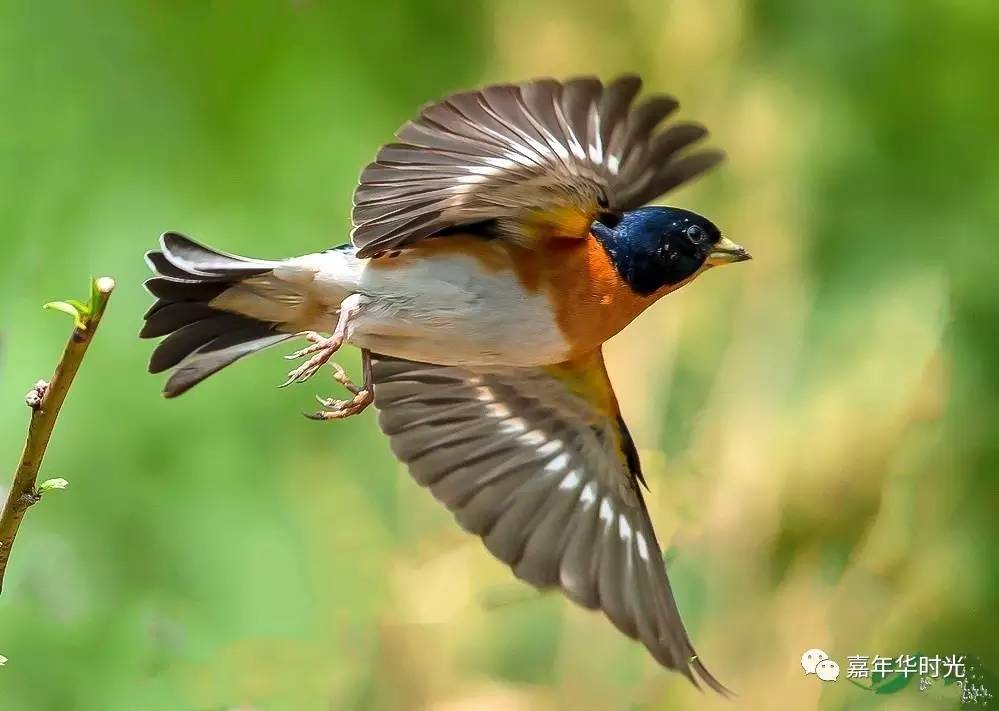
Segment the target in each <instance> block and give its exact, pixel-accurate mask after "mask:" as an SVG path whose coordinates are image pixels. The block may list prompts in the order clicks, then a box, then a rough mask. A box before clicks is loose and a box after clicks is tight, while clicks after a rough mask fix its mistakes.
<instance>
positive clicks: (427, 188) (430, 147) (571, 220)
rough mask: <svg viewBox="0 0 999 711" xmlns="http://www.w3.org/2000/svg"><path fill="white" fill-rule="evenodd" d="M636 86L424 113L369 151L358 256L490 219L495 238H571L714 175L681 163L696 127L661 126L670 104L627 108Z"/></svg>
mask: <svg viewBox="0 0 999 711" xmlns="http://www.w3.org/2000/svg"><path fill="white" fill-rule="evenodd" d="M641 83H642V82H641V80H640V79H639V78H638V77H636V76H631V75H627V76H622V77H620V78H618V79H616V80H614V81H612V82H610V83H609V84H607V85H606V86H604V85H603V84H602V83H601V82H600V81H599V80H597V79H595V78H593V77H583V78H578V79H572V80H569V81H566V82H564V83H563V82H558V81H555V80H554V79H538V80H535V81H531V82H527V83H524V84H503V85H497V86H489V87H486V88H484V89H481V90H478V91H469V92H462V93H458V94H453V95H451V96H449V97H447V98H446V99H444V100H443V101H439V102H437V103H432V104H429V105H427V106H426V107H425V108H424V109H423V110H422V111H421V113H420V115H419V116H418V117H417V118H415V119H414V120H412V121H410V122H408V123H406V124H405V125H403V127H402V128H400V129H399V131H398V132H397V133H396V138H397V139H398V142H397V143H390V144H388V145H386V146H383V147H382V148H381V150H379V151H378V155H377V156H376V157H375V161H374V162H373V163H371V164H369V165H368V166H367V167H366V168H365V169H364V171H363V172H362V173H361V180H360V185H358V187H357V190H356V191H355V193H354V211H353V223H354V230H353V233H352V236H351V239H352V241H353V243H354V246H356V247H357V248H358V256H360V257H368V256H371V255H373V254H376V253H377V252H380V251H382V250H385V249H392V248H398V247H401V246H403V245H407V244H410V243H413V242H416V241H418V240H421V239H423V238H425V237H429V236H431V235H434V234H436V233H438V232H440V231H441V230H444V229H447V228H450V227H455V226H459V225H464V224H470V223H475V222H482V221H486V220H495V221H496V222H497V224H498V226H499V228H500V231H501V233H503V234H506V235H508V236H510V237H512V238H514V239H518V240H521V241H526V242H528V243H529V242H530V241H531V240H532V239H534V238H537V237H538V236H558V237H582V236H585V235H586V233H587V231H588V229H589V226H590V223H591V222H592V221H593V220H594V219H596V218H597V217H598V216H599V215H600V214H601V213H603V212H620V211H623V210H630V209H633V208H635V207H638V206H640V205H643V204H645V203H646V202H648V201H650V200H652V199H654V198H656V197H658V196H659V195H662V194H663V193H665V192H666V191H668V190H671V189H672V188H674V187H676V186H678V185H680V184H681V183H683V182H686V181H687V180H690V179H691V178H693V177H695V176H697V175H699V174H701V173H703V172H704V171H706V170H708V169H710V168H711V167H713V166H714V165H716V164H717V163H718V162H719V161H720V160H721V158H722V154H721V153H720V152H718V151H714V150H701V151H695V152H687V153H685V154H684V153H683V149H685V148H686V147H688V146H689V145H690V144H692V143H694V142H695V141H697V140H699V139H701V138H703V137H704V136H705V135H707V130H706V129H705V128H704V127H703V126H701V125H700V124H695V123H681V122H677V123H673V124H671V125H670V126H668V127H666V128H664V129H663V130H659V129H658V127H659V125H660V123H661V122H662V121H663V120H664V119H665V118H666V117H667V116H669V115H670V114H671V113H673V111H675V110H676V108H677V106H678V104H677V102H676V100H675V99H674V98H672V97H670V96H663V95H657V96H651V97H649V98H648V99H646V100H644V101H642V102H641V103H639V104H638V105H636V106H634V107H633V106H632V101H633V100H634V98H635V95H636V94H637V93H638V91H639V89H640V87H641Z"/></svg>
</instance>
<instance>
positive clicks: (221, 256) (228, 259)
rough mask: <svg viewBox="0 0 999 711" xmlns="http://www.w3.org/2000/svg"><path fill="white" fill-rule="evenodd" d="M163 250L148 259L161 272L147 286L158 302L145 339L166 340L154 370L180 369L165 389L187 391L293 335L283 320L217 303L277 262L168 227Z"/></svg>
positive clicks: (153, 359)
mask: <svg viewBox="0 0 999 711" xmlns="http://www.w3.org/2000/svg"><path fill="white" fill-rule="evenodd" d="M160 245H161V250H160V251H153V252H149V253H148V254H147V255H146V260H147V262H148V263H149V266H150V267H151V268H152V270H153V271H154V272H156V276H155V277H153V278H151V279H149V280H148V281H147V282H146V284H145V286H146V288H147V290H148V291H149V292H150V293H151V294H152V295H153V296H155V297H157V300H156V302H155V303H154V304H153V305H152V307H151V308H150V309H149V311H147V312H146V316H145V324H144V325H143V328H142V330H141V331H140V332H139V336H140V337H142V338H159V337H160V336H166V338H165V339H163V341H162V342H161V343H160V344H159V345H158V346H157V347H156V349H155V350H154V351H153V354H152V357H151V358H150V361H149V371H150V372H151V373H161V372H163V371H165V370H169V369H171V368H176V370H175V371H174V372H173V374H172V375H171V376H170V377H169V378H168V380H167V382H166V385H165V387H164V390H163V394H164V395H165V396H166V397H175V396H177V395H180V394H181V393H183V392H186V391H187V390H189V389H190V388H192V387H193V386H195V385H197V384H198V383H199V382H201V381H202V380H204V379H205V378H207V377H208V376H209V375H212V374H213V373H216V372H218V371H219V370H221V369H222V368H224V367H225V366H227V365H229V364H231V363H233V362H235V361H236V360H239V359H240V358H242V357H244V356H247V355H250V354H251V353H255V352H256V351H259V350H261V349H263V348H267V347H269V346H272V345H275V344H277V343H280V342H281V341H284V340H287V339H289V338H291V337H292V335H291V334H290V333H286V332H283V331H281V330H280V326H281V324H279V323H272V322H268V321H264V320H261V319H258V318H253V317H251V316H248V315H245V314H240V313H233V312H231V311H229V310H226V309H221V308H217V307H215V306H213V305H212V304H213V302H214V301H215V300H216V299H217V298H218V297H220V296H221V295H222V294H224V293H225V292H226V291H228V290H229V289H232V288H234V287H237V286H239V285H240V284H241V283H242V282H243V281H244V280H247V279H252V278H254V277H260V276H263V275H266V274H267V273H268V272H270V271H271V270H272V269H273V268H274V267H275V266H277V264H278V263H277V262H271V261H263V260H252V259H245V258H243V257H237V256H235V255H232V254H226V253H224V252H219V251H216V250H213V249H211V248H209V247H205V246H203V245H200V244H198V243H197V242H194V241H192V240H190V239H188V238H187V237H184V236H183V235H179V234H176V233H173V232H168V233H167V234H165V235H163V237H162V238H161V239H160Z"/></svg>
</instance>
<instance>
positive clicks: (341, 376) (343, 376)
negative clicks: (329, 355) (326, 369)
mask: <svg viewBox="0 0 999 711" xmlns="http://www.w3.org/2000/svg"><path fill="white" fill-rule="evenodd" d="M330 367H331V368H333V380H335V381H337V382H338V383H340V384H341V385H342V386H344V387H345V388H347V390H349V391H350V392H351V394H353V395H357V394H358V393H360V392H361V387H360V386H358V385H356V384H355V383H354V381H353V380H351V379H350V376H348V375H347V371H346V370H344V369H343V367H342V366H341V365H340V364H339V363H335V362H332V363H330ZM319 401H320V402H323V400H322V398H320V399H319Z"/></svg>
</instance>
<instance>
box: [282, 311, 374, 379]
mask: <svg viewBox="0 0 999 711" xmlns="http://www.w3.org/2000/svg"><path fill="white" fill-rule="evenodd" d="M360 308H361V302H360V297H358V296H357V295H354V296H349V297H347V298H346V299H344V300H343V303H342V304H340V316H339V318H337V322H336V327H335V328H334V329H333V333H332V334H331V335H330V337H329V338H325V337H324V336H322V335H320V334H318V333H316V332H314V331H310V332H309V333H305V334H302V335H303V336H304V337H305V338H306V339H308V340H309V342H310V343H312V345H311V346H306V347H305V348H303V349H301V350H299V351H295V352H294V353H292V354H291V355H287V356H285V358H286V359H288V360H295V359H297V358H304V357H305V356H311V357H310V358H309V359H308V360H307V361H305V362H304V363H302V365H300V366H298V367H297V368H295V369H294V370H292V371H291V372H290V373H288V379H287V380H285V381H284V382H283V383H281V385H280V387H282V388H285V387H288V386H289V385H291V384H292V383H304V382H305V381H306V380H308V379H309V378H311V377H312V376H313V375H315V374H316V373H317V372H318V371H319V369H320V368H322V367H323V365H324V364H326V363H327V362H328V361H329V359H330V358H332V357H333V354H334V353H336V352H337V351H338V350H340V346H342V345H343V344H344V341H346V340H347V326H348V325H349V324H350V319H351V318H352V317H353V316H355V315H356V314H357V312H358V311H359V310H360Z"/></svg>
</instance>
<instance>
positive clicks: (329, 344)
mask: <svg viewBox="0 0 999 711" xmlns="http://www.w3.org/2000/svg"><path fill="white" fill-rule="evenodd" d="M302 336H303V337H304V338H305V339H306V340H308V341H309V342H310V343H311V344H312V345H310V346H306V347H305V348H302V349H301V350H298V351H295V352H294V353H292V354H291V355H286V356H285V359H287V360H297V359H298V358H305V357H306V356H311V358H309V359H308V360H307V361H305V362H304V363H302V365H300V366H298V367H297V368H295V369H294V370H292V371H291V372H289V373H288V379H287V380H285V381H284V382H283V383H281V385H280V386H279V387H282V388H286V387H288V386H289V385H291V384H292V383H304V382H305V381H306V380H308V379H309V378H311V377H312V376H313V375H315V374H316V373H317V372H319V369H320V368H322V367H323V365H325V364H326V363H327V362H328V361H329V359H330V358H332V357H333V354H334V353H336V352H337V351H338V350H340V346H341V345H343V338H342V337H338V336H337V335H336V334H334V335H332V336H330V337H329V338H326V337H325V336H322V335H321V334H318V333H316V332H315V331H310V332H308V333H303V334H302ZM337 367H338V368H339V366H337ZM340 370H341V371H342V369H340ZM334 377H336V376H334Z"/></svg>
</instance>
